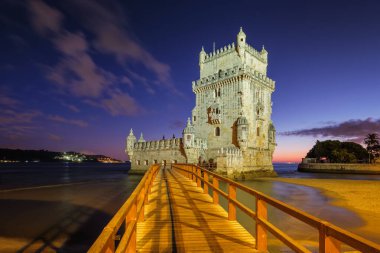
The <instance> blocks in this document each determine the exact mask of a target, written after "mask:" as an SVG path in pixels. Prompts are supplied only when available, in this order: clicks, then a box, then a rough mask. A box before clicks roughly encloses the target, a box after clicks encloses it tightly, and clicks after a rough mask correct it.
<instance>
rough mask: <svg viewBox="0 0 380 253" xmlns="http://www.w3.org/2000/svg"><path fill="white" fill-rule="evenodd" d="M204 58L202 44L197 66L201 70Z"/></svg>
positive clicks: (204, 53)
mask: <svg viewBox="0 0 380 253" xmlns="http://www.w3.org/2000/svg"><path fill="white" fill-rule="evenodd" d="M205 59H206V52H205V49H204V48H203V46H202V50H201V52H200V53H199V68H200V69H201V70H202V69H203V64H204V62H205Z"/></svg>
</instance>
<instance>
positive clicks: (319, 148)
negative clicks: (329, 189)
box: [306, 140, 368, 163]
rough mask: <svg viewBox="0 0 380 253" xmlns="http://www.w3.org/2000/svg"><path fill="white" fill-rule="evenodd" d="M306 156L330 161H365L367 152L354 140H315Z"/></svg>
mask: <svg viewBox="0 0 380 253" xmlns="http://www.w3.org/2000/svg"><path fill="white" fill-rule="evenodd" d="M306 157H307V158H317V160H323V159H326V160H327V161H328V162H332V163H357V162H365V161H367V159H368V152H367V150H366V149H365V148H363V147H362V146H361V145H359V144H357V143H355V142H340V141H338V140H326V141H317V142H316V143H315V145H314V146H313V148H312V149H311V150H310V151H309V152H308V153H307V155H306Z"/></svg>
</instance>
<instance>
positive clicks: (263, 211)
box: [172, 164, 380, 253]
mask: <svg viewBox="0 0 380 253" xmlns="http://www.w3.org/2000/svg"><path fill="white" fill-rule="evenodd" d="M172 168H173V169H175V170H177V171H178V172H180V173H181V174H182V175H184V176H186V177H188V178H189V179H191V180H193V181H195V182H196V183H197V185H198V187H203V190H204V193H207V194H208V192H209V187H210V188H211V189H212V197H213V202H214V203H215V204H219V195H220V196H223V197H224V198H226V199H227V200H228V219H229V220H236V207H237V208H239V209H240V210H241V211H243V212H244V213H246V214H247V215H248V216H249V217H251V218H252V219H254V220H255V221H256V249H257V250H259V251H267V250H268V243H267V233H268V232H270V233H271V234H272V235H274V236H275V237H276V238H277V239H279V240H280V241H282V242H283V243H284V244H285V245H287V246H288V247H289V248H290V249H292V250H293V251H295V252H311V251H310V250H309V249H307V248H306V247H305V246H303V245H301V244H300V243H299V242H297V241H296V240H294V239H293V238H291V237H290V236H288V235H287V234H286V233H284V232H283V231H281V230H280V229H279V228H277V227H276V226H275V225H273V224H272V223H270V222H269V221H268V219H267V216H268V214H267V205H271V206H273V207H275V208H277V209H279V210H281V211H282V212H284V213H286V214H288V215H290V216H291V217H294V218H296V219H298V220H300V221H302V222H304V223H306V224H308V225H310V226H311V227H313V228H315V229H317V230H318V231H319V252H323V253H327V252H328V253H336V252H340V250H341V243H345V244H347V245H349V246H350V247H352V248H354V249H356V250H359V251H361V252H371V253H372V252H380V245H379V244H376V243H374V242H371V241H369V240H367V239H364V238H362V237H360V236H357V235H355V234H352V233H351V232H348V231H346V230H344V229H341V228H339V227H337V226H335V225H333V224H330V223H328V222H327V221H324V220H321V219H318V218H316V217H314V216H312V215H310V214H308V213H305V212H303V211H301V210H298V209H297V208H294V207H292V206H290V205H287V204H285V203H283V202H281V201H279V200H277V199H274V198H272V197H270V196H267V195H265V194H263V193H261V192H258V191H256V190H253V189H251V188H249V187H247V186H244V185H242V184H240V183H237V182H235V181H232V180H230V179H227V178H225V177H223V176H220V175H218V174H216V173H213V172H211V171H208V170H205V169H202V168H201V167H198V166H195V165H191V164H172ZM220 181H222V182H224V183H226V184H227V188H228V192H227V193H226V192H224V191H222V190H221V189H220V188H219V182H220ZM237 188H238V189H240V190H242V191H244V192H246V193H248V194H250V195H252V196H254V197H255V199H256V211H253V210H252V209H250V208H248V207H247V206H245V205H244V204H242V203H241V202H240V201H238V200H237V198H236V189H237Z"/></svg>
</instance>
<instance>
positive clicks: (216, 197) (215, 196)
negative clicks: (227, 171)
mask: <svg viewBox="0 0 380 253" xmlns="http://www.w3.org/2000/svg"><path fill="white" fill-rule="evenodd" d="M212 186H214V189H213V190H212V199H213V202H214V204H219V193H218V192H217V191H216V190H215V189H219V180H218V179H217V178H216V177H215V176H213V177H212Z"/></svg>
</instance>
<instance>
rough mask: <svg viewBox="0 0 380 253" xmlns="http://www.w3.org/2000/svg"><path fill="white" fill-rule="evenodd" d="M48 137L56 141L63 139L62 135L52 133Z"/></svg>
mask: <svg viewBox="0 0 380 253" xmlns="http://www.w3.org/2000/svg"><path fill="white" fill-rule="evenodd" d="M47 137H48V139H49V140H51V141H56V142H58V141H61V140H62V139H63V138H62V137H61V136H59V135H56V134H51V133H49V134H48V136H47Z"/></svg>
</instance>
